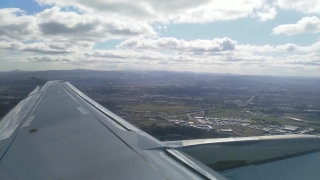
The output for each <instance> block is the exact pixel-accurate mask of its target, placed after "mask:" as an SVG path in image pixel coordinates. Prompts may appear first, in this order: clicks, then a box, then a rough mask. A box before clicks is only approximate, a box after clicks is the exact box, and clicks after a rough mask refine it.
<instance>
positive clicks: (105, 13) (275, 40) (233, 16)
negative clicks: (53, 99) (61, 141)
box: [0, 0, 320, 76]
mask: <svg viewBox="0 0 320 180" xmlns="http://www.w3.org/2000/svg"><path fill="white" fill-rule="evenodd" d="M311 1H312V2H311ZM298 4H300V5H301V6H298ZM319 14H320V2H319V1H317V0H308V1H303V0H297V1H294V2H292V1H289V0H274V1H266V0H239V1H232V0H224V1H222V0H221V1H208V0H199V1H193V0H181V1H167V2H163V1H157V0H145V1H139V3H137V2H136V3H134V2H133V1H130V0H111V1H99V0H92V1H90V3H89V2H86V1H81V0H69V1H65V0H23V1H21V0H10V1H2V2H1V3H0V20H1V19H2V21H1V22H0V29H2V32H3V33H1V34H0V55H1V57H2V58H1V59H0V63H1V65H2V66H0V71H8V70H14V69H22V70H42V69H75V68H88V69H102V70H110V69H135V70H155V69H156V70H173V71H180V70H184V71H196V72H215V73H239V74H266V75H303V76H320V71H319V70H320V69H319V67H320V61H319V59H320V58H319V57H320V54H319V52H320V42H319V37H320V18H319Z"/></svg>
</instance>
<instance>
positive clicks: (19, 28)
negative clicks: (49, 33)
mask: <svg viewBox="0 0 320 180" xmlns="http://www.w3.org/2000/svg"><path fill="white" fill-rule="evenodd" d="M37 32H38V27H37V24H36V18H35V17H34V16H29V15H26V14H25V13H24V11H22V10H20V9H18V8H6V9H0V40H12V39H17V40H29V39H34V38H36V37H35V36H36V34H37Z"/></svg>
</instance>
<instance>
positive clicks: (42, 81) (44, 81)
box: [31, 77, 48, 86]
mask: <svg viewBox="0 0 320 180" xmlns="http://www.w3.org/2000/svg"><path fill="white" fill-rule="evenodd" d="M31 79H32V80H34V81H35V82H36V83H37V85H38V86H43V85H44V84H46V83H47V82H48V81H47V80H44V79H40V78H36V77H31Z"/></svg>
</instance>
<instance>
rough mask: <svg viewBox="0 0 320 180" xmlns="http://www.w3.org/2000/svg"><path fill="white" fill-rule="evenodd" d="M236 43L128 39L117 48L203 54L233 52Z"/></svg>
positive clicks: (169, 39) (225, 39)
mask: <svg viewBox="0 0 320 180" xmlns="http://www.w3.org/2000/svg"><path fill="white" fill-rule="evenodd" d="M236 44H237V42H236V41H234V40H231V39H229V38H221V39H219V38H216V39H213V40H200V39H198V40H194V41H184V40H178V39H176V38H157V39H139V38H134V39H128V40H126V41H124V42H122V43H121V44H120V45H119V46H118V47H122V48H129V49H153V50H169V51H171V50H173V51H181V52H192V53H196V54H197V53H204V52H220V51H228V50H234V49H235V47H236Z"/></svg>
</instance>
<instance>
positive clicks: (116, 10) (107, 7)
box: [37, 0, 266, 23]
mask: <svg viewBox="0 0 320 180" xmlns="http://www.w3.org/2000/svg"><path fill="white" fill-rule="evenodd" d="M37 1H38V2H39V3H40V4H50V5H56V6H59V7H75V8H77V9H78V10H79V11H82V12H86V13H99V14H104V15H107V16H108V17H112V18H120V19H122V20H128V19H130V20H136V21H147V22H167V23H168V22H175V23H183V22H193V23H196V22H197V23H205V22H211V21H216V20H230V19H238V18H244V17H251V16H252V15H253V14H254V12H255V11H256V10H260V9H261V8H263V5H264V4H265V3H266V2H265V0H237V1H234V0H224V1H215V0H197V1H195V0H176V1H159V0H142V1H132V0H110V1H101V0H91V1H85V0H68V1H65V0H37Z"/></svg>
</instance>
